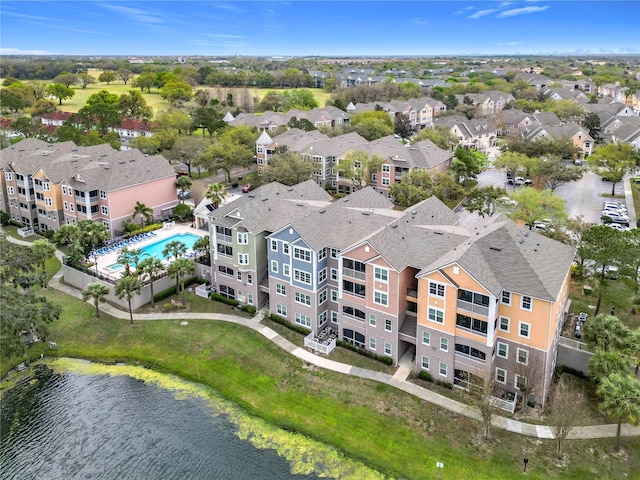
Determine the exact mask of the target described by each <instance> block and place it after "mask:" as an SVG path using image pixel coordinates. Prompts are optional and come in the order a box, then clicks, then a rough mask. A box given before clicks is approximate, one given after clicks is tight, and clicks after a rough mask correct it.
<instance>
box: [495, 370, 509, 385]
mask: <svg viewBox="0 0 640 480" xmlns="http://www.w3.org/2000/svg"><path fill="white" fill-rule="evenodd" d="M496 382H499V383H507V371H506V370H505V369H504V368H496Z"/></svg>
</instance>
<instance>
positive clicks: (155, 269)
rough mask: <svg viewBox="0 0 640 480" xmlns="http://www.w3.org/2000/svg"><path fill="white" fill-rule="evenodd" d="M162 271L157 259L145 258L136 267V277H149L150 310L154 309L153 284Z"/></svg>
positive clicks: (162, 267) (159, 261)
mask: <svg viewBox="0 0 640 480" xmlns="http://www.w3.org/2000/svg"><path fill="white" fill-rule="evenodd" d="M163 270H164V265H163V264H162V261H161V260H160V259H159V258H158V257H146V258H144V259H142V260H140V263H139V264H138V265H137V266H136V273H137V274H138V277H139V278H141V277H149V287H151V308H153V307H154V298H153V297H154V295H153V282H155V281H156V279H157V277H158V274H159V273H160V272H162V271H163Z"/></svg>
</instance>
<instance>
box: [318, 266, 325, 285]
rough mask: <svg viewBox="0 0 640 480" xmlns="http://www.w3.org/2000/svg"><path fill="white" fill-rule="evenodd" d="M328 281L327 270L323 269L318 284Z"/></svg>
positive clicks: (319, 273) (319, 274)
mask: <svg viewBox="0 0 640 480" xmlns="http://www.w3.org/2000/svg"><path fill="white" fill-rule="evenodd" d="M326 279H327V269H326V268H323V269H322V270H320V271H319V272H318V283H322V282H324V281H325V280H326Z"/></svg>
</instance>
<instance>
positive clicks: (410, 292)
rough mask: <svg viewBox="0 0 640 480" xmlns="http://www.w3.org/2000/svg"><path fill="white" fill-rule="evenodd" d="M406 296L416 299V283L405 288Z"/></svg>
mask: <svg viewBox="0 0 640 480" xmlns="http://www.w3.org/2000/svg"><path fill="white" fill-rule="evenodd" d="M407 297H409V298H414V299H416V300H417V299H418V286H417V285H411V286H410V287H409V288H407Z"/></svg>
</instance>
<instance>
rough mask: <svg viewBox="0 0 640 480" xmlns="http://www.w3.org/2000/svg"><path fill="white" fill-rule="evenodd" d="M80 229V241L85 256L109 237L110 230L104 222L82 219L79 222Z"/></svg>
mask: <svg viewBox="0 0 640 480" xmlns="http://www.w3.org/2000/svg"><path fill="white" fill-rule="evenodd" d="M78 229H79V230H80V243H81V244H82V247H83V253H84V255H85V257H86V256H87V255H89V252H91V251H92V250H94V249H95V248H96V247H97V246H98V245H101V244H103V243H104V242H105V241H106V240H107V239H108V238H109V230H107V227H105V226H104V224H103V223H102V222H94V221H93V220H81V221H80V222H78Z"/></svg>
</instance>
